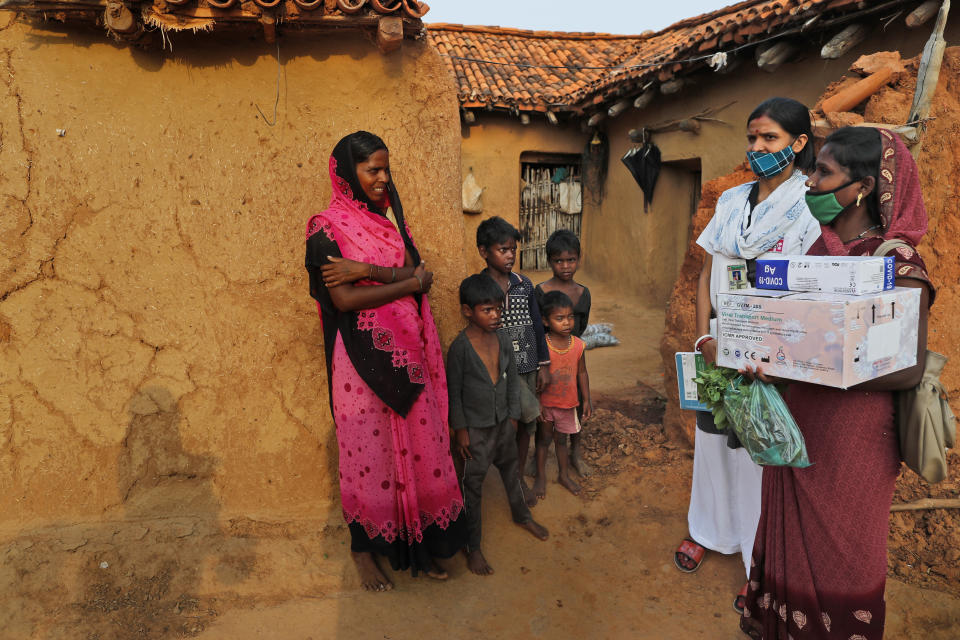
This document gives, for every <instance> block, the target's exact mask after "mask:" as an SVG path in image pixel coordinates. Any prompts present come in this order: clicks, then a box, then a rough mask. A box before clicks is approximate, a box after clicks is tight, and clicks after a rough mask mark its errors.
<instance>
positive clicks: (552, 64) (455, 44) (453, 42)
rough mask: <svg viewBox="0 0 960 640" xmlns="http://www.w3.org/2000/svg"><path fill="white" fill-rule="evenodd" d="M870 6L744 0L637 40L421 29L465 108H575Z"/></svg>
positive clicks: (849, 0)
mask: <svg viewBox="0 0 960 640" xmlns="http://www.w3.org/2000/svg"><path fill="white" fill-rule="evenodd" d="M902 1H903V3H906V2H908V1H909V0H902ZM870 4H871V3H866V6H864V3H861V2H860V0H775V1H772V2H771V1H769V0H766V1H764V0H746V1H745V2H740V3H737V4H734V5H731V6H729V7H726V8H724V9H719V10H717V11H713V12H711V13H707V14H704V15H701V16H696V17H693V18H688V19H686V20H682V21H680V22H677V23H676V24H673V25H671V26H670V27H667V28H666V29H664V30H662V31H659V32H657V33H652V32H649V33H645V34H641V35H634V36H630V35H613V34H603V33H570V32H556V31H527V30H523V29H510V28H503V27H481V26H463V25H453V24H430V25H427V33H428V37H429V39H430V41H431V42H432V43H433V44H434V46H436V47H437V49H438V50H439V51H440V53H441V55H443V56H444V59H445V60H446V62H447V65H448V66H449V67H450V69H451V71H452V73H453V74H454V76H455V77H457V78H460V79H466V80H467V82H468V83H469V84H470V86H469V88H466V87H464V84H463V81H462V80H461V82H460V102H461V103H462V104H463V106H465V107H479V106H483V107H492V108H500V109H510V110H521V111H524V110H539V111H542V110H545V109H552V110H557V111H564V110H572V111H581V110H582V109H583V108H584V107H585V106H587V105H589V104H594V103H602V102H605V101H607V100H609V99H612V98H614V97H616V96H617V95H618V94H620V93H630V90H631V89H632V93H633V94H636V93H637V92H638V90H639V87H641V86H642V85H644V84H645V83H647V82H649V81H650V80H652V79H653V78H656V77H659V78H661V79H669V78H670V77H672V76H673V75H674V74H677V73H681V72H684V71H688V72H689V71H691V70H695V69H696V68H698V67H702V66H704V65H705V58H706V57H708V56H710V55H712V53H714V52H716V51H719V50H726V51H729V50H730V49H731V48H733V47H734V46H738V45H741V44H744V43H750V42H758V41H761V40H764V39H766V38H769V37H770V36H776V35H777V34H779V33H784V32H789V33H795V32H796V31H798V30H799V29H800V27H801V26H803V24H804V23H806V22H807V21H808V20H809V19H810V18H811V17H813V16H814V15H818V14H828V13H829V14H830V15H828V16H826V17H827V18H828V20H822V21H821V23H820V24H818V25H817V26H816V27H815V28H816V29H822V28H824V26H830V22H829V19H830V18H834V17H840V18H842V17H843V16H844V15H848V14H851V13H856V12H870V11H872V10H873V8H872V7H871V6H870ZM875 6H876V5H875ZM823 23H826V25H824V24H823ZM465 58H466V59H465ZM598 67H599V68H598ZM492 87H496V88H497V90H496V91H491V90H490V89H491V88H492ZM482 95H485V96H488V97H489V99H487V100H481V99H479V96H482Z"/></svg>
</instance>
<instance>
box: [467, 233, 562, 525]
mask: <svg viewBox="0 0 960 640" xmlns="http://www.w3.org/2000/svg"><path fill="white" fill-rule="evenodd" d="M518 240H520V232H519V231H517V230H516V228H514V226H513V225H511V224H510V223H509V222H507V221H506V220H504V219H503V218H501V217H499V216H494V217H492V218H489V219H487V220H484V221H483V222H481V223H480V226H479V227H477V250H479V252H480V257H481V258H483V259H484V260H485V261H486V263H487V268H486V269H484V270H483V272H484V273H486V274H487V275H489V276H490V277H491V278H493V280H494V282H496V283H497V284H498V285H500V288H501V289H503V291H504V294H505V296H506V304H505V305H504V307H503V315H502V321H501V325H500V329H498V331H499V332H500V333H502V334H504V335H506V337H507V338H508V339H509V340H510V343H511V344H512V345H513V355H514V358H515V359H516V362H517V373H519V375H520V380H521V382H522V385H521V386H523V387H524V389H523V390H522V391H523V392H524V393H525V392H529V394H526V398H527V401H528V403H534V402H536V395H537V394H538V393H539V392H540V389H541V388H542V387H543V386H544V385H545V384H547V383H548V382H549V381H550V371H549V365H550V355H549V352H548V351H547V341H546V337H545V334H544V327H543V321H542V320H541V318H540V308H539V306H538V305H537V299H536V296H535V294H534V289H533V283H532V282H530V278H527V277H526V276H523V275H520V274H518V273H514V272H513V265H514V263H515V262H516V258H517V241H518ZM524 417H525V418H527V417H530V416H524ZM536 428H537V421H536V419H535V418H534V419H532V420H530V421H529V422H526V421H521V422H520V424H519V427H518V429H517V457H518V459H519V463H520V469H521V478H520V485H521V487H522V489H523V494H524V497H525V498H526V501H527V504H528V505H529V506H533V505H535V504H536V503H537V498H536V496H535V495H534V494H533V492H532V491H531V490H530V488H529V487H528V486H527V483H526V481H525V480H524V479H523V476H522V470H523V469H525V468H526V464H527V454H528V452H529V449H530V437H531V436H532V435H533V434H534V433H535V432H536Z"/></svg>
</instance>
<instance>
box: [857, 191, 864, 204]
mask: <svg viewBox="0 0 960 640" xmlns="http://www.w3.org/2000/svg"><path fill="white" fill-rule="evenodd" d="M861 200H863V194H862V193H858V194H857V206H858V207H859V206H860V201H861Z"/></svg>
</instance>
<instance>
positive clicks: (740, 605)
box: [733, 582, 750, 615]
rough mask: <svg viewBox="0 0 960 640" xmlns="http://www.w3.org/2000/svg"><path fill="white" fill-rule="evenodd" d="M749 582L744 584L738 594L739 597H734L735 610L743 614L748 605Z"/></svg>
mask: <svg viewBox="0 0 960 640" xmlns="http://www.w3.org/2000/svg"><path fill="white" fill-rule="evenodd" d="M748 584H750V583H749V582H745V583H744V584H743V589H740V593H738V594H737V597H736V598H734V599H733V610H734V611H736V612H737V613H739V614H740V615H743V609H744V607H746V606H747V585H748Z"/></svg>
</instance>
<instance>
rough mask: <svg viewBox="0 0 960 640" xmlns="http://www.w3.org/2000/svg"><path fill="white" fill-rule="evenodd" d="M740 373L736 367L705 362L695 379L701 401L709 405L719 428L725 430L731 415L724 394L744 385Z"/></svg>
mask: <svg viewBox="0 0 960 640" xmlns="http://www.w3.org/2000/svg"><path fill="white" fill-rule="evenodd" d="M738 378H740V374H738V373H737V370H736V369H727V368H726V367H715V366H714V365H712V364H705V365H704V367H703V369H700V370H698V371H697V377H696V378H694V379H693V381H694V382H696V383H697V395H698V396H699V397H700V402H702V403H703V404H705V405H707V407H708V408H709V409H710V412H711V413H713V422H714V424H715V425H716V427H717V429H719V430H720V431H725V430H726V429H727V427H728V426H729V425H730V424H731V423H730V416H729V415H728V413H727V409H726V407H725V406H724V403H723V399H724V396H725V395H727V394H728V393H730V392H731V391H737V390H739V389H741V388H743V387H744V386H746V385H744V384H743V382H742V379H738Z"/></svg>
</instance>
